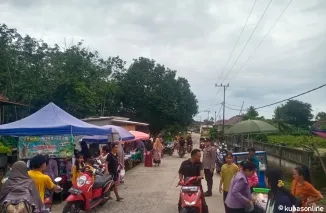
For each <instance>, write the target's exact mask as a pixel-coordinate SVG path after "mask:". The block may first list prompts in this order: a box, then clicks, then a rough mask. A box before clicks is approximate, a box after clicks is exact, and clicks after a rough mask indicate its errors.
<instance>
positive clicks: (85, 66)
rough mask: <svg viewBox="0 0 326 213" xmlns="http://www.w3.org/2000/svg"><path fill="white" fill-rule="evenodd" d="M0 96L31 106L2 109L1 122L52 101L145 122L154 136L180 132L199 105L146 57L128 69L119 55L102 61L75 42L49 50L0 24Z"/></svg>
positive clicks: (73, 110)
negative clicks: (164, 131) (166, 131)
mask: <svg viewBox="0 0 326 213" xmlns="http://www.w3.org/2000/svg"><path fill="white" fill-rule="evenodd" d="M0 58H1V60H0V88H1V91H0V93H3V94H4V95H5V96H7V97H8V98H9V99H10V100H12V101H16V102H21V103H25V104H28V105H29V108H28V109H27V110H25V111H24V110H17V111H18V112H20V114H19V115H18V116H17V113H16V112H17V111H15V108H14V107H11V108H8V109H6V117H5V118H4V121H5V122H11V121H14V120H16V119H19V118H22V117H24V116H26V115H28V114H29V113H32V112H34V111H36V110H38V109H40V108H41V107H43V106H44V105H46V104H48V103H49V102H51V101H53V102H54V103H56V104H57V105H59V106H60V107H61V108H63V109H64V110H66V111H67V112H69V113H70V114H72V115H74V116H76V117H79V118H85V117H89V116H108V115H120V116H126V117H130V118H131V119H134V120H137V121H142V122H148V123H149V124H150V127H151V130H152V132H153V133H158V132H160V131H161V130H162V129H164V128H171V127H172V126H174V127H178V129H183V128H185V127H186V126H187V125H189V124H190V123H191V121H192V117H193V116H194V115H195V114H196V113H197V110H198V106H197V100H196V97H195V95H194V94H193V93H192V92H191V90H190V85H189V83H188V81H187V80H186V79H185V78H182V77H178V78H177V77H176V71H175V70H171V69H169V68H166V67H165V66H163V65H161V64H157V63H156V62H155V61H154V60H151V59H147V58H142V57H141V58H139V59H135V60H134V62H133V63H132V65H131V66H130V67H128V68H126V62H125V61H123V60H122V59H121V58H120V57H118V56H117V57H109V58H107V59H103V58H101V57H100V56H99V54H98V52H97V51H90V50H89V49H88V48H85V47H84V45H83V42H82V41H81V42H78V43H77V44H72V45H66V46H59V45H57V44H55V45H54V46H50V45H48V44H47V43H45V42H43V41H42V40H36V39H34V38H32V37H30V36H28V35H27V36H22V35H20V34H19V33H18V32H17V30H16V29H11V28H9V27H7V26H6V25H5V24H0Z"/></svg>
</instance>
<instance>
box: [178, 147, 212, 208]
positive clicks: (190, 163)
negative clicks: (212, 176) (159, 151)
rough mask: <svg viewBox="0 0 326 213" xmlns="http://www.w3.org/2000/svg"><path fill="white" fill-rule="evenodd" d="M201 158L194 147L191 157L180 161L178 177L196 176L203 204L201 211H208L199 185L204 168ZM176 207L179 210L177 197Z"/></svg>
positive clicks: (179, 204)
mask: <svg viewBox="0 0 326 213" xmlns="http://www.w3.org/2000/svg"><path fill="white" fill-rule="evenodd" d="M200 159H201V152H200V150H199V149H194V150H192V152H191V158H190V159H188V160H185V161H183V162H182V163H181V166H180V169H179V179H180V181H182V180H183V179H185V178H187V177H198V179H199V181H198V185H199V186H200V189H201V192H202V194H201V195H202V196H201V199H202V204H203V213H208V206H207V204H206V201H205V197H204V193H203V188H202V185H201V181H200V180H201V179H202V178H204V169H203V164H202V163H201V161H200ZM178 209H179V212H180V210H181V200H180V199H179V203H178Z"/></svg>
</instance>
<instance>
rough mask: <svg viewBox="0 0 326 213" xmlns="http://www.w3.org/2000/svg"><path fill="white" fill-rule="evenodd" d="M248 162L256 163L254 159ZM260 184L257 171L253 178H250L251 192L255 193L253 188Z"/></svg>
mask: <svg viewBox="0 0 326 213" xmlns="http://www.w3.org/2000/svg"><path fill="white" fill-rule="evenodd" d="M248 162H251V163H254V161H253V160H252V159H250V160H248ZM258 182H259V180H258V175H257V169H256V171H255V172H254V174H253V175H252V176H251V177H248V184H249V186H250V190H251V192H253V188H254V187H256V186H257V185H258Z"/></svg>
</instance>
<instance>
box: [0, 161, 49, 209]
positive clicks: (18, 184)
mask: <svg viewBox="0 0 326 213" xmlns="http://www.w3.org/2000/svg"><path fill="white" fill-rule="evenodd" d="M0 209H3V210H4V211H5V212H7V211H10V210H11V209H17V210H19V209H24V210H26V211H27V212H41V210H42V209H43V203H42V200H41V198H40V195H39V192H38V191H37V188H36V186H35V183H34V181H33V180H32V179H31V178H30V177H29V176H28V169H27V165H26V163H25V162H24V161H17V162H16V163H14V164H13V166H12V170H11V173H10V175H9V177H8V180H7V181H6V182H5V183H4V184H3V185H2V188H1V192H0Z"/></svg>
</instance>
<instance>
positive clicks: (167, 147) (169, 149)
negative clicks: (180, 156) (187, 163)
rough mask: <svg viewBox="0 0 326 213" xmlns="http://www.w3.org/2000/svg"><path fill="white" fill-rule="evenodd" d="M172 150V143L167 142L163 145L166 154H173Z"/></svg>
mask: <svg viewBox="0 0 326 213" xmlns="http://www.w3.org/2000/svg"><path fill="white" fill-rule="evenodd" d="M173 152H174V145H173V143H169V144H167V145H166V146H164V149H163V153H164V154H168V155H170V156H171V155H173Z"/></svg>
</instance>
